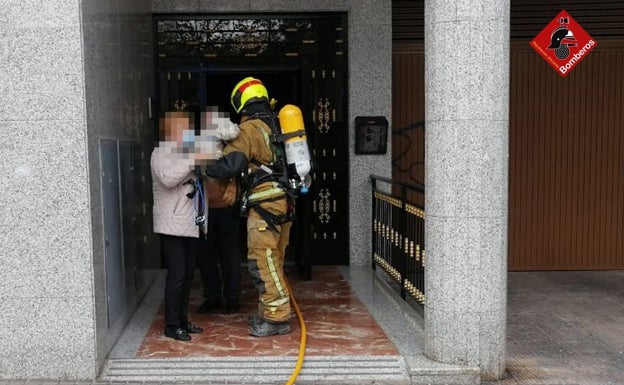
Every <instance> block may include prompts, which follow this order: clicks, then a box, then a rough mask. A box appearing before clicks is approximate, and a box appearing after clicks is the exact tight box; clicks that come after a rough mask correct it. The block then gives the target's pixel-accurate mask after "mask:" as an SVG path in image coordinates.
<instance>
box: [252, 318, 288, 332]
mask: <svg viewBox="0 0 624 385" xmlns="http://www.w3.org/2000/svg"><path fill="white" fill-rule="evenodd" d="M288 333H290V324H289V323H288V322H270V321H267V320H265V319H262V318H260V317H258V318H255V319H253V321H252V322H249V334H251V335H252V336H254V337H269V336H274V335H276V334H279V335H282V334H288Z"/></svg>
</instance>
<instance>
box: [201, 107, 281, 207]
mask: <svg viewBox="0 0 624 385" xmlns="http://www.w3.org/2000/svg"><path fill="white" fill-rule="evenodd" d="M273 156H274V154H273V146H272V144H271V128H270V127H269V126H268V125H267V124H266V123H265V122H264V121H263V120H261V119H247V120H242V121H241V124H240V132H239V134H238V136H237V137H236V138H234V139H232V140H231V141H229V142H228V143H227V145H226V146H225V148H224V149H223V157H221V158H220V159H219V160H217V161H216V162H215V163H214V164H211V165H208V166H206V168H205V169H204V172H205V173H206V175H207V176H209V177H212V178H216V179H229V178H232V177H235V176H238V175H240V174H241V173H244V172H245V171H247V172H248V173H253V172H254V171H256V170H257V169H258V166H257V165H256V163H260V164H264V165H269V164H270V163H271V162H272V161H273ZM254 161H255V162H254ZM276 187H277V183H275V182H264V183H260V184H259V185H257V186H252V188H251V192H252V193H259V192H262V191H266V190H270V189H275V188H276ZM281 194H284V192H283V191H281V192H280V193H279V195H281ZM252 196H253V194H252ZM274 196H276V195H273V197H274ZM250 199H252V198H250Z"/></svg>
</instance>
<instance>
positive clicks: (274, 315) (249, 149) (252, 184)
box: [204, 77, 293, 337]
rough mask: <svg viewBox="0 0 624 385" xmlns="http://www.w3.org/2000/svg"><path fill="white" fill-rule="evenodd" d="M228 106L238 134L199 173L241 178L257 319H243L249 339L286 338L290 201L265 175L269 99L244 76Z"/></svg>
mask: <svg viewBox="0 0 624 385" xmlns="http://www.w3.org/2000/svg"><path fill="white" fill-rule="evenodd" d="M231 103H232V106H233V107H234V110H235V111H236V113H237V114H239V116H240V133H239V135H238V136H237V137H236V138H235V139H233V140H231V141H230V142H228V144H227V145H226V147H225V148H224V150H223V156H222V157H221V158H220V159H219V160H218V161H216V162H215V163H213V164H209V165H207V166H206V167H205V171H204V172H205V174H206V175H207V176H209V177H212V178H216V179H229V178H233V177H238V176H240V175H243V177H242V183H241V186H242V188H241V189H240V190H241V192H242V194H239V195H242V197H241V198H240V199H241V206H242V207H243V210H245V211H246V214H247V232H248V233H247V234H248V235H247V247H248V256H247V258H248V266H249V273H250V274H251V277H252V281H253V283H254V286H255V287H256V289H257V290H258V294H259V304H258V314H254V315H252V316H250V317H249V318H248V323H249V334H251V335H252V336H255V337H267V336H272V335H276V334H287V333H289V332H290V325H289V323H288V320H289V318H290V295H289V292H288V289H287V285H286V282H285V280H284V270H283V267H284V252H285V250H286V247H287V246H288V240H289V235H290V228H291V224H292V219H291V218H290V215H289V213H290V212H291V211H290V209H291V208H292V207H293V202H292V199H291V198H290V197H289V196H288V195H287V194H286V187H285V186H284V185H283V183H280V180H279V178H277V177H276V176H274V174H272V172H271V171H270V167H271V166H273V163H274V162H275V159H276V154H275V148H274V146H273V144H272V140H271V134H272V130H271V126H270V124H271V117H272V112H271V109H270V106H269V95H268V93H267V90H266V88H265V87H264V85H263V84H262V82H261V81H260V80H258V79H254V78H252V77H247V78H245V79H243V80H241V81H240V82H239V83H238V84H236V86H235V87H234V90H233V91H232V94H231ZM263 170H264V171H263ZM267 170H268V172H267ZM232 203H233V202H232ZM230 204H231V203H230Z"/></svg>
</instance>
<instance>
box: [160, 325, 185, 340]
mask: <svg viewBox="0 0 624 385" xmlns="http://www.w3.org/2000/svg"><path fill="white" fill-rule="evenodd" d="M165 335H166V336H167V337H169V338H173V339H174V340H178V341H190V340H191V336H189V335H188V333H187V331H186V330H184V329H182V328H175V329H173V328H165Z"/></svg>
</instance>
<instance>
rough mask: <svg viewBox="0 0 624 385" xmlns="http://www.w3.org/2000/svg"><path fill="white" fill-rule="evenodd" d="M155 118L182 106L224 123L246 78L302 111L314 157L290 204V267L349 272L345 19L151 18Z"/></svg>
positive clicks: (335, 16)
mask: <svg viewBox="0 0 624 385" xmlns="http://www.w3.org/2000/svg"><path fill="white" fill-rule="evenodd" d="M154 28H155V36H156V52H157V63H156V68H157V79H156V82H157V87H156V89H157V90H158V92H159V94H158V97H157V100H158V102H157V106H156V107H157V110H158V112H159V113H161V114H162V113H163V112H164V111H166V110H167V109H168V108H171V106H172V105H173V103H174V102H175V101H176V100H180V99H184V100H185V101H187V102H188V103H189V104H190V109H191V111H192V112H194V113H195V114H196V122H199V112H200V111H202V110H203V109H204V108H205V107H206V106H217V107H218V108H219V110H220V111H223V112H229V113H230V116H234V114H233V113H234V111H233V110H232V108H231V106H230V100H229V98H230V93H231V90H232V88H233V87H234V85H235V84H236V83H237V82H238V81H239V80H240V79H242V78H244V77H246V76H253V77H256V78H259V79H261V80H262V82H263V83H264V84H265V85H266V87H267V89H268V91H269V96H270V97H271V98H275V99H276V100H277V101H278V108H280V107H281V106H283V105H285V104H295V105H297V106H299V107H300V108H301V109H302V112H303V114H304V123H305V127H306V133H307V137H308V144H309V146H310V152H311V155H312V156H313V158H314V163H315V167H314V169H313V171H312V172H311V176H312V180H313V182H312V187H311V188H310V192H309V193H308V194H307V196H303V197H301V198H299V200H298V204H297V211H298V215H297V220H296V222H295V224H294V226H293V230H292V231H293V232H292V233H291V246H290V248H289V254H291V256H290V258H289V257H288V256H287V260H288V259H290V260H291V261H295V262H297V264H298V265H299V266H300V267H301V268H302V269H303V271H302V272H303V273H304V275H308V274H309V266H310V265H347V264H349V224H348V218H349V215H348V210H349V207H348V193H349V192H348V187H347V186H348V159H349V156H348V153H349V149H348V133H347V128H348V120H347V119H348V118H347V117H348V111H347V106H348V103H347V96H348V93H347V80H348V79H347V68H348V67H347V55H346V53H347V50H346V41H347V39H346V14H343V13H331V14H305V15H291V14H288V15H266V14H263V15H244V16H232V15H218V16H217V15H188V16H180V15H158V16H157V17H156V18H155V21H154Z"/></svg>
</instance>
